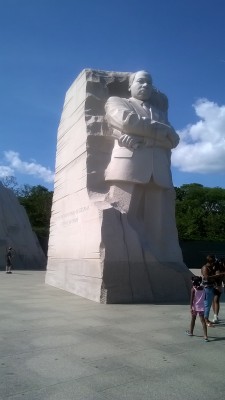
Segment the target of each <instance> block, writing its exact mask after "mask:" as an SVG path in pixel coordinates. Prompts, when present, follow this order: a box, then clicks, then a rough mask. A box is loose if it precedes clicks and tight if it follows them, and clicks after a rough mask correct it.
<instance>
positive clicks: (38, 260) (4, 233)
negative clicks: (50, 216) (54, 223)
mask: <svg viewBox="0 0 225 400" xmlns="http://www.w3.org/2000/svg"><path fill="white" fill-rule="evenodd" d="M9 246H11V247H12V248H13V259H12V264H13V266H14V268H16V269H18V268H19V269H23V268H24V269H39V268H45V267H46V257H45V255H44V253H43V251H42V248H41V246H40V244H39V242H38V239H37V237H36V235H35V233H34V232H33V231H32V228H31V224H30V221H29V219H28V216H27V213H26V211H25V209H24V207H23V206H21V205H20V203H19V201H18V199H17V198H16V196H15V194H14V193H13V191H12V190H10V189H8V188H5V187H4V186H3V185H2V183H1V182H0V269H5V267H6V251H7V248H8V247H9Z"/></svg>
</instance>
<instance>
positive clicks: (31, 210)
mask: <svg viewBox="0 0 225 400" xmlns="http://www.w3.org/2000/svg"><path fill="white" fill-rule="evenodd" d="M52 195H53V192H51V191H49V190H48V189H47V188H45V187H44V186H41V185H38V186H30V185H24V186H22V187H20V190H19V196H18V199H19V202H20V204H21V205H22V206H24V208H25V209H26V212H27V215H28V217H29V220H30V223H31V226H32V229H33V230H34V232H35V233H36V234H37V235H39V236H45V237H48V235H49V224H50V217H51V206H52Z"/></svg>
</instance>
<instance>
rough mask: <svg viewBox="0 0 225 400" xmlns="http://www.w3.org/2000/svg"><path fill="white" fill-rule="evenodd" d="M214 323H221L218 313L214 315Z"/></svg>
mask: <svg viewBox="0 0 225 400" xmlns="http://www.w3.org/2000/svg"><path fill="white" fill-rule="evenodd" d="M213 323H214V324H218V323H219V318H218V316H217V315H214V318H213Z"/></svg>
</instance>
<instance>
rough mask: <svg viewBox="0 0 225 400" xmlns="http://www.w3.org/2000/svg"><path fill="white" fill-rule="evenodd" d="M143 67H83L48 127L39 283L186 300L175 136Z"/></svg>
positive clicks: (127, 299) (117, 295)
mask: <svg viewBox="0 0 225 400" xmlns="http://www.w3.org/2000/svg"><path fill="white" fill-rule="evenodd" d="M167 114H168V99H167V97H166V95H164V94H163V93H161V92H160V91H159V90H157V89H156V88H155V87H154V86H153V84H152V78H151V75H150V74H148V73H147V72H145V71H138V72H137V73H134V74H131V73H120V72H108V71H96V70H91V69H87V70H83V71H82V72H81V74H80V75H79V76H78V77H77V79H76V80H75V81H74V83H73V84H72V86H71V87H70V88H69V90H68V92H67V94H66V98H65V103H64V108H63V112H62V117H61V121H60V125H59V129H58V138H57V154H56V175H55V186H54V196H53V206H52V216H51V226H50V239H49V249H48V264H47V272H46V283H47V284H49V285H53V286H55V287H57V288H61V289H64V290H67V291H69V292H72V293H75V294H77V295H79V296H83V297H85V298H88V299H91V300H94V301H97V302H100V303H140V302H146V303H160V302H164V303H165V302H177V301H186V300H187V299H188V296H189V289H190V277H191V273H190V272H189V270H188V268H187V267H186V266H185V264H184V263H183V258H182V253H181V249H180V246H179V242H178V235H177V229H176V222H175V191H174V188H173V183H172V177H171V169H170V158H171V150H172V149H173V148H175V147H176V146H177V145H178V143H179V136H178V135H177V133H176V132H175V130H174V128H173V127H172V126H171V124H170V123H169V121H168V116H167Z"/></svg>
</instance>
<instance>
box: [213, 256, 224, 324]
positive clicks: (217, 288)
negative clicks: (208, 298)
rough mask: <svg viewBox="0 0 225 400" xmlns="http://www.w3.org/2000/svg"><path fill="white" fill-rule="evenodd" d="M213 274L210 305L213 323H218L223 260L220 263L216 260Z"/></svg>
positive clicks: (222, 280)
mask: <svg viewBox="0 0 225 400" xmlns="http://www.w3.org/2000/svg"><path fill="white" fill-rule="evenodd" d="M214 274H215V286H214V298H213V303H212V308H213V312H214V318H213V323H214V324H218V323H219V318H218V315H219V311H220V296H221V294H222V291H223V282H224V276H225V260H224V259H222V260H221V261H219V260H217V261H216V262H215V265H214Z"/></svg>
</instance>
